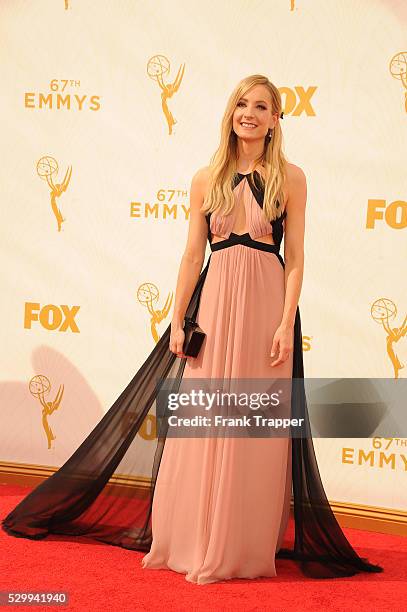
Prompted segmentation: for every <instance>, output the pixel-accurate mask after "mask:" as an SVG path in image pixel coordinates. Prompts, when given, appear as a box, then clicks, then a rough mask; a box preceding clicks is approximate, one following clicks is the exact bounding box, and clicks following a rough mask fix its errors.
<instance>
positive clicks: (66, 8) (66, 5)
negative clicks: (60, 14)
mask: <svg viewBox="0 0 407 612" xmlns="http://www.w3.org/2000/svg"><path fill="white" fill-rule="evenodd" d="M68 6H69V0H65V10H66V11H67V10H68Z"/></svg>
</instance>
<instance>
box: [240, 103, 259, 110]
mask: <svg viewBox="0 0 407 612" xmlns="http://www.w3.org/2000/svg"><path fill="white" fill-rule="evenodd" d="M237 105H238V106H244V102H238V103H237ZM257 108H261V109H262V110H266V107H265V106H263V105H262V104H258V105H257Z"/></svg>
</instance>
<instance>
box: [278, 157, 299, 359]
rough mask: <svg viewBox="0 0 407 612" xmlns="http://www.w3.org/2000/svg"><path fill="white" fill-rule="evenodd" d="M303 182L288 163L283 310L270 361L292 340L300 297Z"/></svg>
mask: <svg viewBox="0 0 407 612" xmlns="http://www.w3.org/2000/svg"><path fill="white" fill-rule="evenodd" d="M306 201H307V181H306V178H305V174H304V172H303V171H302V170H301V168H299V167H298V166H295V165H294V164H290V166H289V171H288V200H287V217H286V219H285V224H286V225H285V232H284V261H285V270H284V276H285V298H284V311H283V316H282V319H281V323H280V326H279V328H278V329H277V331H276V333H275V335H274V340H273V346H272V349H271V357H273V356H274V355H275V354H276V353H277V352H278V359H277V360H276V361H274V362H271V365H272V366H276V365H279V364H280V363H283V362H284V361H286V359H288V356H289V354H290V351H292V350H293V343H294V322H295V314H296V311H297V306H298V301H299V299H300V293H301V287H302V279H303V272H304V232H305V205H306Z"/></svg>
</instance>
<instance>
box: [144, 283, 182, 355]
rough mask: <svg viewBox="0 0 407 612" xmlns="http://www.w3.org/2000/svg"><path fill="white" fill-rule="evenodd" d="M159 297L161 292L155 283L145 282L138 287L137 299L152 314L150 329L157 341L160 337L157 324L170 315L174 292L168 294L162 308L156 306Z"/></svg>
mask: <svg viewBox="0 0 407 612" xmlns="http://www.w3.org/2000/svg"><path fill="white" fill-rule="evenodd" d="M159 297H160V293H159V291H158V288H157V286H156V285H154V283H143V284H142V285H140V286H139V288H138V289H137V299H138V301H139V302H140V304H142V305H143V306H145V307H146V308H147V310H148V313H149V315H150V330H151V335H152V336H153V339H154V342H155V343H157V342H158V341H159V339H160V336H159V334H158V331H157V325H158V324H159V323H161V321H163V320H164V319H165V318H166V316H167V315H168V313H169V311H170V308H171V304H172V299H173V293H169V294H168V296H167V299H166V301H165V304H164V307H163V308H161V309H158V308H156V307H155V303H157V301H158V299H159Z"/></svg>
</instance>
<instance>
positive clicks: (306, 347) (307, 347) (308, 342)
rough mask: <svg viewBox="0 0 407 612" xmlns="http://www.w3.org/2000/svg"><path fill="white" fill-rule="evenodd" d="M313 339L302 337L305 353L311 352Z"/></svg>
mask: <svg viewBox="0 0 407 612" xmlns="http://www.w3.org/2000/svg"><path fill="white" fill-rule="evenodd" d="M312 338H313V336H303V337H302V350H303V351H304V353H305V352H306V351H310V350H311V339H312Z"/></svg>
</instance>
